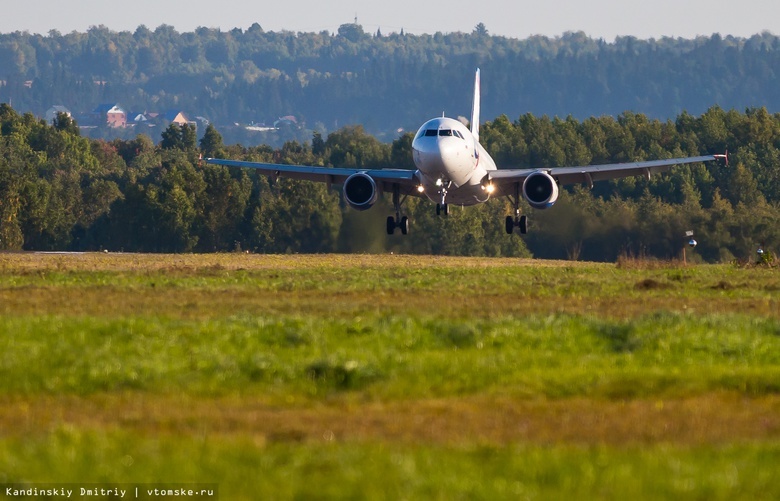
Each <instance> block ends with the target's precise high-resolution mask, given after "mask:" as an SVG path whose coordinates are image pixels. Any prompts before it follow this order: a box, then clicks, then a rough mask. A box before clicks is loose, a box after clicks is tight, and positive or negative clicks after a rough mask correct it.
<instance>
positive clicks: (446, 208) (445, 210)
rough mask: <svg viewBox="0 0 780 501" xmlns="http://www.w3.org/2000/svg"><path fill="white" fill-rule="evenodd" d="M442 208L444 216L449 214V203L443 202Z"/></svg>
mask: <svg viewBox="0 0 780 501" xmlns="http://www.w3.org/2000/svg"><path fill="white" fill-rule="evenodd" d="M442 208H443V209H444V215H445V216H449V215H450V204H444V207H442Z"/></svg>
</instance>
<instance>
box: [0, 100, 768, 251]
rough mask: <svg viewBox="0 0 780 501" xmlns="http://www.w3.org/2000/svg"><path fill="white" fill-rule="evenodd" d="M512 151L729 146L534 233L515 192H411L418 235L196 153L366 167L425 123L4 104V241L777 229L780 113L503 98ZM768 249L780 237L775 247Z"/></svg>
mask: <svg viewBox="0 0 780 501" xmlns="http://www.w3.org/2000/svg"><path fill="white" fill-rule="evenodd" d="M481 140H482V143H483V144H484V145H485V147H486V149H487V150H488V151H489V152H490V153H491V154H492V155H493V157H494V158H495V159H496V161H497V163H498V164H499V165H505V166H512V167H542V166H550V167H552V166H563V165H583V164H589V163H606V162H620V161H634V160H645V159H654V158H674V157H680V156H688V155H691V156H693V155H699V154H707V153H716V152H723V151H725V150H726V149H728V150H729V155H730V162H729V164H728V165H726V164H725V163H718V162H711V163H708V164H707V165H706V166H705V165H694V166H688V167H676V168H674V169H673V170H672V171H670V172H669V173H665V174H662V175H658V176H654V177H652V178H651V179H649V180H648V179H645V178H643V177H636V178H628V179H623V180H619V181H615V182H602V183H597V184H596V185H595V187H594V189H593V190H592V191H591V190H589V189H588V188H587V187H584V186H573V187H567V189H565V190H563V193H562V195H561V197H560V199H559V201H558V203H556V205H555V206H554V207H552V208H550V209H548V210H545V211H531V210H530V208H529V207H524V208H523V210H524V212H525V213H528V214H530V218H531V228H530V230H529V235H527V236H526V237H523V238H521V237H520V236H518V235H507V234H505V233H504V228H503V226H504V224H503V223H504V221H503V218H504V216H505V215H506V214H509V213H510V206H509V204H508V202H507V201H505V200H503V199H498V200H492V201H490V202H489V203H487V204H483V205H481V206H478V207H467V208H455V209H454V210H453V211H452V212H451V213H450V215H449V216H446V217H444V216H436V215H435V210H434V205H433V204H431V203H429V202H427V201H425V200H418V199H414V200H410V201H408V202H407V203H406V205H405V209H406V213H407V214H408V215H409V217H410V219H411V223H412V229H411V231H410V235H408V236H401V235H398V234H396V235H393V236H388V235H386V234H385V231H384V218H385V217H386V216H387V215H388V214H389V213H390V204H389V203H388V200H380V202H379V203H377V204H376V206H374V207H373V208H372V209H371V210H369V211H366V212H356V211H353V210H351V209H349V208H347V207H346V205H345V204H344V203H343V201H342V200H341V196H340V191H339V190H337V189H331V190H328V189H327V187H326V186H325V185H321V184H314V183H309V182H296V181H292V180H286V179H279V180H276V181H274V180H272V179H268V178H266V177H264V176H260V175H258V174H257V173H256V172H254V171H251V170H248V169H228V168H225V167H222V166H214V165H206V164H202V163H201V162H200V161H199V157H200V156H201V155H203V156H204V157H222V158H234V159H242V160H251V161H266V162H277V163H295V164H309V165H321V166H340V167H358V168H383V167H391V166H392V167H396V168H399V167H401V168H403V167H406V168H413V164H412V160H411V158H412V156H411V141H412V133H405V134H403V135H401V136H400V137H399V138H398V139H396V140H394V141H393V142H392V143H386V142H382V141H380V140H379V139H377V138H376V137H375V136H373V135H371V134H368V133H367V132H366V131H365V130H364V128H363V127H361V126H346V127H342V128H340V129H338V130H336V131H334V132H332V133H330V134H328V135H327V136H322V135H320V134H319V133H315V134H314V135H313V137H312V138H311V140H310V141H305V142H296V141H288V142H286V143H285V144H284V145H283V146H281V147H280V148H272V147H270V146H251V147H247V146H241V145H238V144H234V145H227V144H225V142H224V140H223V137H222V136H221V135H220V133H219V132H218V131H217V129H216V128H215V127H214V126H213V125H209V126H208V127H207V128H206V130H205V131H204V134H203V135H202V137H201V138H200V139H198V135H197V133H196V131H195V129H194V128H193V127H191V126H187V125H184V126H181V127H179V126H178V125H176V124H172V125H170V126H169V127H168V128H166V129H165V130H164V131H163V133H162V138H161V141H160V142H159V143H155V142H154V141H152V140H151V139H150V138H149V136H146V135H142V134H140V135H138V136H137V137H135V138H133V139H114V140H111V141H106V140H102V139H90V138H86V137H83V136H81V134H80V131H79V128H78V126H77V124H76V123H75V122H74V121H73V120H72V119H71V118H70V117H68V116H67V115H65V114H60V115H58V116H57V118H56V119H55V120H54V123H53V124H51V125H50V124H48V123H46V122H45V121H44V120H41V119H38V118H36V117H35V116H34V115H33V114H32V113H29V112H28V113H19V112H17V111H16V110H14V108H12V107H11V106H10V105H9V104H0V248H1V249H5V250H21V249H24V250H73V251H78V250H93V251H100V250H105V251H111V252H115V251H116V252H120V251H124V252H130V251H140V252H176V253H183V252H213V251H235V252H241V251H250V252H263V253H271V252H273V253H325V252H370V253H378V252H400V253H417V254H443V255H472V256H531V255H533V256H535V257H540V258H560V259H583V260H594V261H613V260H616V259H618V258H620V257H621V256H628V257H631V256H636V257H655V258H659V259H676V258H679V255H680V252H681V250H682V248H683V246H684V245H685V242H686V241H687V239H686V238H685V232H686V231H688V230H690V231H693V232H694V234H695V238H696V239H697V240H698V242H699V245H698V247H697V248H696V249H695V251H689V253H688V260H689V261H691V260H693V261H694V262H695V261H706V262H731V261H735V262H747V261H750V260H755V257H756V250H757V248H758V246H759V245H761V246H762V247H763V248H764V249H766V250H767V251H771V250H774V249H777V246H778V244H779V243H780V115H777V114H770V113H769V112H768V111H767V110H766V109H765V108H750V109H747V110H746V111H745V112H737V111H734V110H730V111H726V110H723V109H722V108H720V107H717V106H716V107H712V108H710V109H708V110H707V111H706V112H705V113H703V114H702V115H700V116H698V117H696V116H693V115H690V114H688V113H682V114H680V115H678V116H677V117H676V119H674V120H666V121H661V120H658V119H651V118H649V117H648V116H646V115H643V114H637V113H628V112H626V113H622V114H620V115H619V116H617V117H616V118H612V117H608V116H601V117H592V118H587V119H584V120H577V119H575V118H573V117H571V116H569V117H567V118H565V119H561V118H552V119H551V118H549V117H547V116H541V117H539V116H535V115H532V114H530V113H529V114H523V115H521V116H520V117H519V118H518V119H516V120H510V119H509V118H508V117H507V116H505V115H502V116H499V117H498V118H496V119H495V120H493V121H490V122H487V123H485V124H483V125H482V127H481ZM767 255H770V253H769V252H767Z"/></svg>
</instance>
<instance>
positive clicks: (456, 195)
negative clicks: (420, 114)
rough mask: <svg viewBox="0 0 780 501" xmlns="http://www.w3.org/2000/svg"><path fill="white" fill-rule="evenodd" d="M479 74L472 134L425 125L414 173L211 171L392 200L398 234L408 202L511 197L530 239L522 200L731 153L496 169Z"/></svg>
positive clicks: (538, 205)
mask: <svg viewBox="0 0 780 501" xmlns="http://www.w3.org/2000/svg"><path fill="white" fill-rule="evenodd" d="M479 114H480V70H479V68H477V70H476V74H475V77H474V98H473V102H472V112H471V127H470V128H469V127H466V126H465V125H464V124H463V123H461V122H460V121H459V120H455V119H453V118H447V117H439V118H432V119H430V120H428V121H427V122H425V123H424V124H423V125H422V126H421V127H420V129H419V130H418V131H417V134H415V136H414V140H413V142H412V152H413V160H414V164H415V166H416V167H417V169H416V170H410V169H353V168H340V167H314V166H307V165H281V164H272V163H262V162H245V161H239V160H225V159H217V158H206V159H205V161H206V162H207V163H209V164H215V165H224V166H227V167H246V168H252V169H257V170H259V171H260V172H261V173H263V174H265V175H268V176H271V177H273V178H280V177H288V178H291V179H303V180H307V181H318V182H324V183H327V184H328V186H331V185H333V184H337V185H341V186H342V193H343V195H344V200H345V201H346V203H347V204H348V205H349V206H350V207H352V208H353V209H356V210H360V211H363V210H367V209H370V208H371V207H372V206H373V205H374V204H375V203H376V202H377V200H378V199H379V196H380V195H381V194H382V193H391V194H392V200H393V208H394V210H395V216H388V217H387V234H388V235H392V234H393V233H394V232H395V230H396V229H400V230H401V234H403V235H406V234H407V233H408V232H409V218H408V217H407V216H406V215H404V214H403V204H404V201H405V200H406V199H407V197H409V196H418V197H427V198H428V199H429V200H431V201H432V202H435V203H436V214H437V215H441V214H444V215H446V214H448V213H449V206H450V205H451V204H455V205H461V206H466V205H476V204H480V203H485V202H487V201H488V200H489V199H490V198H493V197H498V196H506V197H507V198H509V199H510V201H511V202H512V205H513V207H514V215H512V216H507V217H506V221H505V228H506V232H507V233H508V234H512V233H516V232H517V231H519V233H521V234H526V233H527V232H528V217H527V216H526V215H521V211H520V203H521V201H522V200H523V199H524V200H525V201H526V202H528V204H529V205H530V206H531V207H533V208H534V209H548V208H550V207H552V206H553V204H555V202H556V200H557V199H558V193H559V187H560V186H562V185H566V184H576V183H585V184H587V185H588V186H589V187H590V188H593V183H594V182H596V181H601V180H606V179H615V178H620V177H629V176H638V175H644V176H646V177H647V178H648V179H649V178H650V176H651V175H652V174H655V173H659V172H665V171H667V170H669V169H671V168H672V166H674V165H682V164H691V163H698V162H709V161H713V160H716V159H724V160H726V161H727V162H728V156H727V154H723V155H703V156H697V157H686V158H672V159H667V160H650V161H644V162H633V163H617V164H604V165H586V166H578V167H540V168H526V169H498V168H497V166H496V163H495V162H494V161H493V158H492V157H491V156H490V155H489V154H488V152H487V151H485V148H483V147H482V145H481V144H480V142H479Z"/></svg>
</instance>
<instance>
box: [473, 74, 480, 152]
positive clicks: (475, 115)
mask: <svg viewBox="0 0 780 501" xmlns="http://www.w3.org/2000/svg"><path fill="white" fill-rule="evenodd" d="M479 93H480V89H479V68H477V73H476V75H474V102H473V103H472V104H471V134H472V135H473V136H474V139H476V140H477V142H479Z"/></svg>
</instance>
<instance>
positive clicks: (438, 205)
mask: <svg viewBox="0 0 780 501" xmlns="http://www.w3.org/2000/svg"><path fill="white" fill-rule="evenodd" d="M436 215H437V216H441V204H436Z"/></svg>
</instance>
